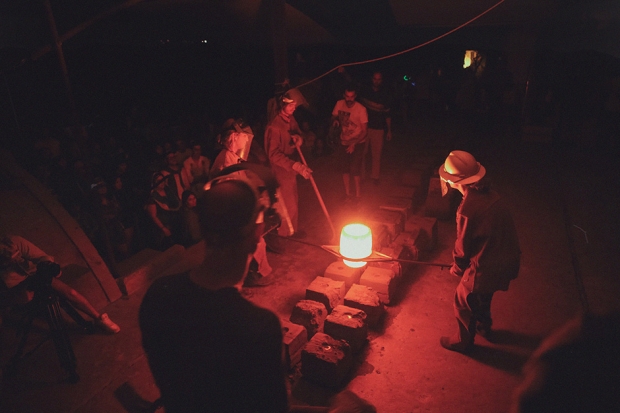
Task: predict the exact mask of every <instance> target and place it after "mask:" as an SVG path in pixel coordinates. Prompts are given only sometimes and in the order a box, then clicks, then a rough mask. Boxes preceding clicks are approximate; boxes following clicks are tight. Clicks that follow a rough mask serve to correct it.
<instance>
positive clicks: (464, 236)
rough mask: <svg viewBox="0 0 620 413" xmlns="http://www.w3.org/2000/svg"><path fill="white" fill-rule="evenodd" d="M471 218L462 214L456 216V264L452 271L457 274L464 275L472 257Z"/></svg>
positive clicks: (454, 255)
mask: <svg viewBox="0 0 620 413" xmlns="http://www.w3.org/2000/svg"><path fill="white" fill-rule="evenodd" d="M469 230H470V228H469V219H468V218H467V217H466V216H464V215H461V214H457V217H456V242H455V243H454V250H453V251H452V258H453V259H454V264H453V265H452V268H451V269H450V272H451V273H452V274H453V275H456V276H459V277H460V276H462V275H463V273H464V272H465V270H466V269H467V267H469V262H470V259H471V239H470V238H471V236H470V234H469V232H470V231H469Z"/></svg>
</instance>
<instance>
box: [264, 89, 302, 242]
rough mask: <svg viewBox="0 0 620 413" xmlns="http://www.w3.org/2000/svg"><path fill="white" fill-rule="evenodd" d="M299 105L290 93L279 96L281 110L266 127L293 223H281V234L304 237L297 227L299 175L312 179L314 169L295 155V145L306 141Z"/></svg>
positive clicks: (268, 148) (274, 167)
mask: <svg viewBox="0 0 620 413" xmlns="http://www.w3.org/2000/svg"><path fill="white" fill-rule="evenodd" d="M296 107H297V104H296V103H295V100H294V99H293V98H292V97H291V96H289V94H288V93H285V94H284V95H283V96H282V97H281V98H280V112H279V113H278V116H276V117H275V118H273V120H272V121H271V122H269V125H267V129H266V130H265V152H267V156H268V157H269V163H270V164H271V170H272V171H273V174H274V175H275V177H276V179H277V180H278V183H279V184H280V192H281V194H282V199H281V200H280V202H282V203H283V204H284V207H285V208H286V211H287V213H288V217H289V218H290V225H281V226H280V227H279V228H278V235H280V236H292V237H294V238H303V237H304V235H305V233H304V232H303V231H299V229H298V209H297V175H301V176H302V177H304V178H305V179H310V175H311V174H312V169H310V168H308V167H307V166H306V165H304V164H303V163H301V162H298V161H296V160H295V158H294V157H295V155H296V154H297V150H296V148H295V147H296V146H297V147H300V146H301V145H302V143H303V139H302V137H301V130H300V129H299V125H298V124H297V121H296V120H295V117H294V116H293V113H294V112H295V109H296ZM283 215H285V214H283ZM287 221H288V220H287Z"/></svg>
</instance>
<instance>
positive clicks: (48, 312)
mask: <svg viewBox="0 0 620 413" xmlns="http://www.w3.org/2000/svg"><path fill="white" fill-rule="evenodd" d="M61 308H62V309H63V310H64V311H65V312H66V313H67V314H68V315H69V316H70V317H71V318H72V319H73V320H74V321H75V322H76V323H77V324H78V325H79V326H81V327H82V328H84V329H86V330H87V331H93V324H92V323H90V322H88V321H86V320H84V318H83V317H82V316H81V315H80V314H79V313H78V312H77V310H76V309H75V308H73V306H72V305H71V304H70V303H69V302H68V301H67V300H66V299H65V298H64V297H59V296H58V294H57V293H56V292H55V291H54V290H52V288H51V287H46V288H44V289H42V290H41V291H35V294H34V298H33V299H32V301H30V302H29V303H28V304H26V311H27V312H26V315H25V316H24V322H25V323H24V325H23V327H22V328H21V329H20V330H21V331H20V332H18V334H21V338H20V341H19V345H18V347H17V351H16V353H15V355H14V356H13V357H12V358H11V360H10V361H9V364H8V365H7V366H6V370H5V371H6V372H7V373H8V374H9V375H14V374H15V373H16V369H17V363H18V362H19V361H20V360H22V359H24V358H25V357H27V356H29V355H31V354H32V353H34V352H35V351H36V350H37V349H38V348H39V347H41V345H43V343H45V342H46V341H47V340H49V339H51V340H52V342H53V343H54V348H55V350H56V355H57V356H58V360H59V361H60V366H61V367H62V368H63V369H64V370H65V371H66V372H67V373H68V374H69V377H68V381H69V382H70V383H77V382H78V381H79V379H80V377H79V376H78V374H77V371H76V368H77V359H76V357H75V353H74V352H73V346H72V345H71V341H70V339H69V335H68V333H67V326H66V323H65V319H64V318H63V315H62V313H61V312H60V309H61ZM37 317H41V318H43V319H44V320H45V322H46V323H47V325H48V328H49V332H48V333H47V334H46V337H44V338H43V340H41V341H40V342H39V343H38V344H37V345H35V346H34V348H33V349H32V350H30V351H28V352H27V353H25V354H24V351H25V349H26V344H27V342H28V335H29V333H30V330H31V328H32V324H33V322H34V319H35V318H37Z"/></svg>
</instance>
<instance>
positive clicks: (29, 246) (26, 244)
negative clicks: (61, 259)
mask: <svg viewBox="0 0 620 413" xmlns="http://www.w3.org/2000/svg"><path fill="white" fill-rule="evenodd" d="M11 241H12V242H13V244H14V245H15V246H16V247H17V249H18V250H19V252H20V254H21V255H22V257H23V258H24V259H25V260H27V261H31V262H32V263H34V264H38V263H40V262H42V261H50V262H54V257H52V256H51V255H47V254H46V253H45V252H44V251H43V250H42V249H40V248H39V247H37V246H36V245H34V244H33V243H32V242H30V241H28V240H27V239H25V238H22V237H20V236H18V235H14V236H12V237H11Z"/></svg>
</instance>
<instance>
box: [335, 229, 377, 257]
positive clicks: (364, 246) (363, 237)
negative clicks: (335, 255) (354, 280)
mask: <svg viewBox="0 0 620 413" xmlns="http://www.w3.org/2000/svg"><path fill="white" fill-rule="evenodd" d="M340 254H341V255H342V256H343V257H345V258H351V259H359V258H367V257H369V256H370V254H372V232H371V231H370V228H368V227H367V226H366V225H362V224H349V225H345V226H344V228H342V232H341V233H340ZM342 261H343V262H344V263H345V264H346V265H348V266H349V267H351V268H360V267H363V266H364V265H366V262H365V261H348V260H346V259H344V260H342Z"/></svg>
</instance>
